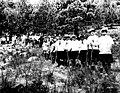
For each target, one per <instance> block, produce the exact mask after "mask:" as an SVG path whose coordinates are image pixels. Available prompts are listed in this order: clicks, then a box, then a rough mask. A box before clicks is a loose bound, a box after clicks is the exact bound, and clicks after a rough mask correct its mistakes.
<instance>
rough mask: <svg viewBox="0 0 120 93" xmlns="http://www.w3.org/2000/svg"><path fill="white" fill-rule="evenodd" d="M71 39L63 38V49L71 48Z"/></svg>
mask: <svg viewBox="0 0 120 93" xmlns="http://www.w3.org/2000/svg"><path fill="white" fill-rule="evenodd" d="M71 42H72V41H71V40H65V41H64V50H68V51H70V49H71Z"/></svg>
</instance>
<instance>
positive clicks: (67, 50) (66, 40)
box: [64, 35, 71, 66]
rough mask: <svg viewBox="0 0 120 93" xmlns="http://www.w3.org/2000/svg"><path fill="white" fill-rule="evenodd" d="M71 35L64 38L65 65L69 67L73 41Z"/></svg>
mask: <svg viewBox="0 0 120 93" xmlns="http://www.w3.org/2000/svg"><path fill="white" fill-rule="evenodd" d="M70 37H71V36H70V35H65V36H64V44H65V45H64V65H66V66H67V65H68V62H69V58H70V49H71V40H70Z"/></svg>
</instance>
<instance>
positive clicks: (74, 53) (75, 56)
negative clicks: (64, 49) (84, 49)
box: [69, 51, 79, 65]
mask: <svg viewBox="0 0 120 93" xmlns="http://www.w3.org/2000/svg"><path fill="white" fill-rule="evenodd" d="M78 53H79V52H78V51H70V52H69V59H71V60H72V65H75V60H76V59H78V56H79V54H78Z"/></svg>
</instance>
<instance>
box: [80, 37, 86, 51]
mask: <svg viewBox="0 0 120 93" xmlns="http://www.w3.org/2000/svg"><path fill="white" fill-rule="evenodd" d="M87 49H88V41H87V40H86V39H84V40H83V42H82V41H81V40H80V50H87Z"/></svg>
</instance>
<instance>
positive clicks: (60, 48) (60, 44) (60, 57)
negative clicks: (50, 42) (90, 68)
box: [55, 39, 65, 66]
mask: <svg viewBox="0 0 120 93" xmlns="http://www.w3.org/2000/svg"><path fill="white" fill-rule="evenodd" d="M64 47H65V41H64V40H63V39H59V40H57V41H56V43H55V51H56V61H57V63H58V66H60V65H63V64H64V63H63V61H64Z"/></svg>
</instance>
